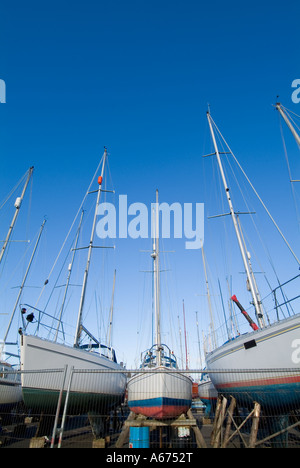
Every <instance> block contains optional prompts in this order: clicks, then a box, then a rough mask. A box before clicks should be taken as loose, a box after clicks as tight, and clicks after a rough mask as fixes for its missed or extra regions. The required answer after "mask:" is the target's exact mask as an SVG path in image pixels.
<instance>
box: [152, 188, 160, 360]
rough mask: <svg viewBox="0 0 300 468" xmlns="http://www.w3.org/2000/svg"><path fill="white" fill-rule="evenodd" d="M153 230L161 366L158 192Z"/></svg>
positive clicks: (157, 334) (156, 335)
mask: <svg viewBox="0 0 300 468" xmlns="http://www.w3.org/2000/svg"><path fill="white" fill-rule="evenodd" d="M154 214H155V229H154V234H153V237H154V239H153V252H152V254H151V257H152V258H153V275H154V281H153V283H154V285H153V288H154V316H155V341H156V345H157V350H158V365H160V364H161V334H160V297H159V292H160V281H159V280H160V278H159V242H158V238H159V209H158V190H156V203H155V213H154Z"/></svg>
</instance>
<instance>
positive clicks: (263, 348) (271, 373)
mask: <svg viewBox="0 0 300 468" xmlns="http://www.w3.org/2000/svg"><path fill="white" fill-rule="evenodd" d="M299 332H300V315H295V316H293V317H291V318H288V319H285V320H282V321H281V322H277V323H275V324H273V325H271V326H269V327H265V328H264V329H261V330H258V331H255V332H252V333H248V334H246V335H242V336H240V337H238V338H236V339H234V340H232V341H229V342H227V343H225V344H224V345H223V346H221V347H219V348H217V349H215V350H214V351H212V352H211V353H209V354H208V355H207V357H206V362H207V371H208V372H209V371H213V372H211V373H209V375H210V378H211V380H212V382H213V384H214V386H215V388H216V389H217V391H218V392H220V393H222V394H230V395H232V396H234V397H235V398H236V399H237V400H238V401H240V402H241V403H244V404H252V403H253V401H254V400H255V401H257V402H259V403H261V404H263V405H264V407H265V408H266V407H271V408H273V410H276V409H278V410H279V411H281V410H282V409H283V408H287V407H291V408H292V409H299V408H300V367H299V357H300V340H299ZM218 371H220V372H218Z"/></svg>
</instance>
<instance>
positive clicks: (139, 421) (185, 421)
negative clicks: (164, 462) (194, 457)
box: [115, 409, 207, 448]
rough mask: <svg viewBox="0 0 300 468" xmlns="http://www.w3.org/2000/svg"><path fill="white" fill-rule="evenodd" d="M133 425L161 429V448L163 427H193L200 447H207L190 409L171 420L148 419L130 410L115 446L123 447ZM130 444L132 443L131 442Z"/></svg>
mask: <svg viewBox="0 0 300 468" xmlns="http://www.w3.org/2000/svg"><path fill="white" fill-rule="evenodd" d="M133 427H140V428H141V427H149V428H150V429H152V430H153V429H157V428H158V429H159V431H160V441H159V445H160V448H161V447H162V429H163V428H167V427H169V428H173V429H179V430H180V429H182V428H191V429H192V430H193V431H194V434H195V439H196V444H197V447H198V448H207V445H206V443H205V440H204V438H203V436H202V434H201V431H200V429H199V427H198V425H197V421H196V419H195V418H194V416H193V414H192V411H191V410H190V409H189V410H188V412H187V413H186V414H181V415H180V416H179V417H178V418H176V419H171V420H169V419H168V420H157V419H148V418H147V417H146V416H142V415H136V414H135V413H133V412H130V414H129V416H128V418H127V420H126V421H125V423H124V425H123V428H122V431H121V434H120V435H119V437H118V440H117V441H116V444H115V448H122V447H123V445H124V444H125V442H126V441H127V440H128V438H129V431H130V428H133ZM129 446H130V443H129Z"/></svg>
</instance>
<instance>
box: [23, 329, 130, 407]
mask: <svg viewBox="0 0 300 468" xmlns="http://www.w3.org/2000/svg"><path fill="white" fill-rule="evenodd" d="M65 366H68V368H67V374H66V379H65V384H64V390H65V391H66V390H67V386H68V382H69V378H70V372H71V367H72V366H73V367H74V369H75V370H81V369H82V370H83V371H84V372H74V373H73V376H72V382H71V387H70V398H69V405H68V413H69V414H70V412H72V410H73V411H75V412H76V413H78V411H79V410H80V411H82V412H86V411H98V412H99V411H105V410H106V409H109V408H111V407H113V406H115V405H116V404H118V403H120V402H121V401H122V399H123V396H124V393H125V387H126V375H125V374H124V373H123V372H121V371H122V370H123V369H122V368H121V366H120V365H119V364H117V363H116V362H113V361H111V360H110V359H108V358H106V357H103V356H101V355H99V354H98V353H95V352H89V351H86V350H83V349H80V348H74V347H69V346H65V345H63V344H59V343H55V342H51V341H48V340H44V339H41V338H38V337H36V336H27V335H22V337H21V370H22V371H25V372H24V373H22V378H21V382H22V391H23V398H24V402H25V404H26V405H27V406H30V407H31V408H32V407H38V408H39V409H43V411H46V410H47V408H48V409H49V411H50V410H51V411H52V409H53V406H55V405H57V398H58V394H59V391H60V389H61V387H62V382H63V380H62V379H63V373H58V372H53V371H54V370H55V369H56V370H57V369H63V368H64V367H65ZM51 370H52V372H51ZM99 370H100V371H107V372H101V373H100V372H97V371H99ZM93 371H94V372H93ZM115 371H118V372H115Z"/></svg>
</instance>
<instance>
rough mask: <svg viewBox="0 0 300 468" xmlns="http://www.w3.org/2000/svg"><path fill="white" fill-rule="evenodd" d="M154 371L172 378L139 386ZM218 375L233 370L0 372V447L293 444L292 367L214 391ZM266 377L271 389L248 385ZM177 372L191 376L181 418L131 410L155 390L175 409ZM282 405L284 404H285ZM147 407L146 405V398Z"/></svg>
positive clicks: (297, 416) (297, 395) (297, 443)
mask: <svg viewBox="0 0 300 468" xmlns="http://www.w3.org/2000/svg"><path fill="white" fill-rule="evenodd" d="M159 374H162V375H163V377H165V376H166V375H167V374H169V375H170V374H171V375H173V376H175V378H174V379H173V380H172V381H169V382H168V381H167V382H166V379H165V380H164V378H163V379H162V381H161V382H164V383H161V384H160V385H161V387H159V383H158V382H159V381H158V380H157V379H156V384H155V387H152V386H151V385H150V383H149V384H148V383H146V384H145V382H146V379H147V378H149V376H156V377H157V376H158V375H159ZM221 374H222V376H224V375H225V376H228V377H231V378H232V374H233V371H231V372H230V373H227V372H226V371H224V370H223V371H222V372H221V371H214V372H211V373H210V374H209V375H206V379H203V377H204V373H203V372H201V371H199V370H189V371H186V370H181V371H176V370H174V369H172V370H170V369H168V371H166V372H163V373H162V372H158V371H157V370H155V369H151V370H131V371H129V370H125V369H124V370H122V371H119V370H116V371H111V370H110V371H106V370H94V371H91V370H82V369H81V370H79V369H73V368H71V369H68V368H67V367H66V368H63V369H54V370H44V371H38V372H29V371H26V372H25V371H24V372H21V371H19V372H14V371H7V372H2V374H1V375H0V397H1V400H0V402H1V406H0V416H1V427H0V443H1V447H2V448H29V447H49V448H91V447H106V448H116V449H118V448H128V447H133V448H135V447H145V446H146V447H149V448H154V449H168V448H180V449H181V450H185V449H189V450H192V449H196V448H204V447H209V448H210V447H249V446H251V447H265V448H269V447H271V448H273V447H279V446H280V447H286V448H289V447H300V432H299V428H300V413H299V409H300V388H299V387H298V384H297V382H296V381H297V378H296V377H297V375H298V374H299V372H297V371H296V370H295V369H294V370H289V369H285V370H282V369H280V370H272V371H271V370H269V371H268V372H266V371H256V372H255V374H254V373H250V371H246V370H245V371H244V372H241V371H239V372H236V376H237V377H238V378H239V382H241V381H243V382H245V381H246V380H247V382H248V384H249V385H248V386H246V385H245V386H244V387H243V386H239V387H236V388H233V387H231V388H228V387H227V388H226V387H224V389H225V390H224V391H222V393H217V392H216V390H215V388H214V386H213V385H212V383H211V380H210V379H212V380H214V378H215V377H216V376H220V375H221ZM272 374H274V375H275V374H276V377H278V375H280V382H279V386H278V387H276V389H275V386H274V385H273V386H272V385H269V386H267V387H264V388H262V387H261V388H259V386H255V385H254V384H255V382H258V380H259V381H260V382H261V381H262V380H264V381H265V382H268V383H270V382H271V380H270V379H271V377H272ZM137 375H138V376H140V383H139V384H137V386H135V396H134V397H133V396H132V394H131V393H130V392H131V389H130V384H129V385H128V383H130V381H132V380H133V379H134V378H135V377H136V376H137ZM183 375H184V376H189V377H191V378H192V380H193V382H194V390H196V391H194V393H193V395H192V396H193V398H192V401H191V405H190V407H189V408H186V409H185V410H183V412H182V414H180V413H181V411H179V414H176V411H175V413H174V415H173V416H168V417H166V418H160V417H158V418H157V417H155V416H154V417H150V416H147V415H146V416H145V415H141V414H138V413H139V411H140V410H139V409H138V408H137V409H135V411H136V413H135V412H134V411H132V409H133V408H134V405H133V401H136V400H140V401H141V402H144V403H143V404H144V406H145V405H147V403H145V401H146V400H147V399H148V398H152V399H153V398H156V399H157V401H158V400H159V398H158V395H159V394H160V393H161V394H163V396H164V398H165V400H164V401H163V404H164V405H168V404H170V401H171V404H172V405H173V407H175V410H176V402H178V401H179V400H184V399H186V394H183V395H180V392H183V387H182V385H181V384H180V383H178V386H177V384H176V383H175V382H176V378H177V377H180V376H183ZM124 379H125V383H127V385H126V388H125V392H124V385H123V382H124ZM177 381H178V382H180V379H179V378H178V379H177ZM250 383H251V385H252V388H251V387H250ZM198 384H199V386H198ZM139 385H140V387H139ZM163 385H165V386H164V387H163ZM198 388H199V393H198ZM16 389H17V390H18V391H16ZM99 389H101V391H100V390H99ZM204 390H205V392H204ZM163 392H166V393H163ZM199 394H201V398H202V399H200V398H199ZM291 394H293V399H291V398H290V397H291ZM181 397H182V398H181ZM277 398H278V399H277ZM283 401H286V405H285V406H283V403H282V402H283ZM269 402H271V403H270V404H269ZM151 404H152V407H153V406H154V404H153V401H152V403H151ZM158 404H159V403H157V405H158ZM141 405H142V403H141ZM173 409H174V408H173Z"/></svg>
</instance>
